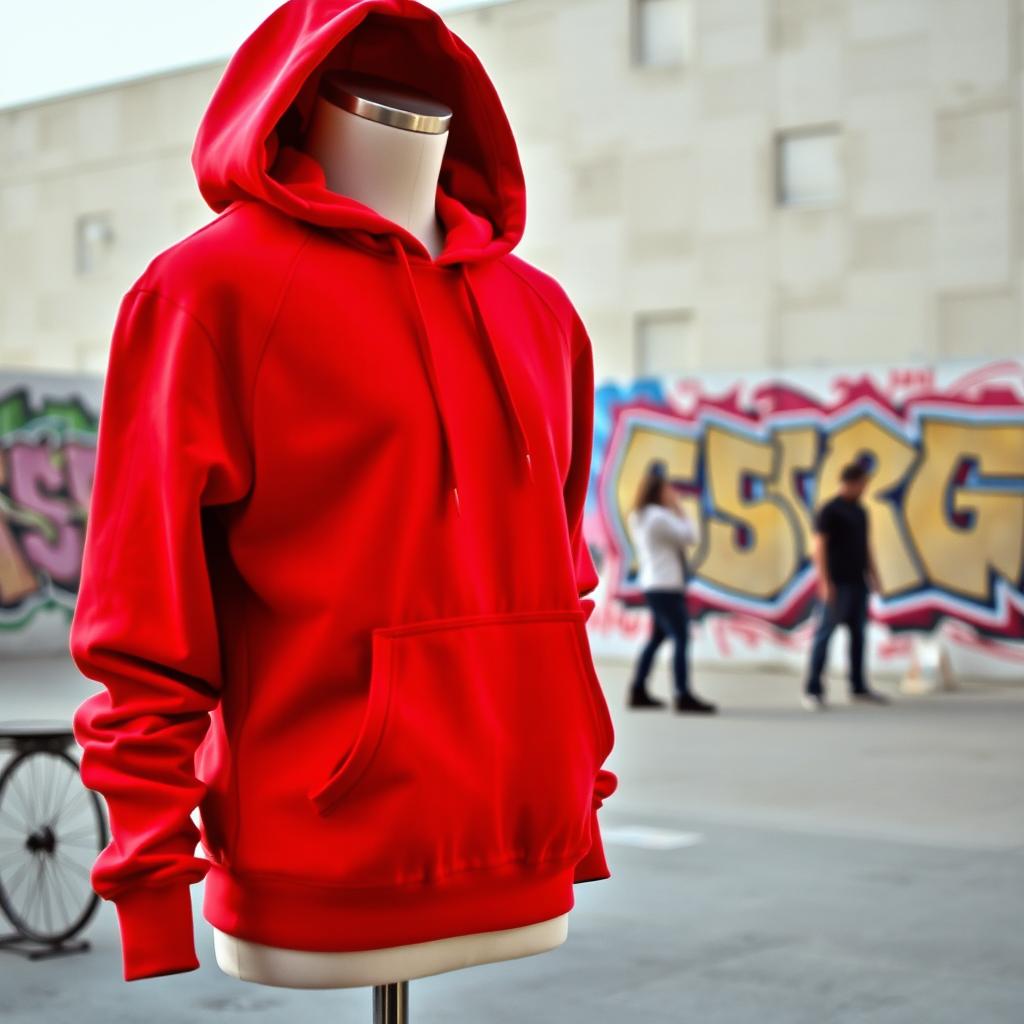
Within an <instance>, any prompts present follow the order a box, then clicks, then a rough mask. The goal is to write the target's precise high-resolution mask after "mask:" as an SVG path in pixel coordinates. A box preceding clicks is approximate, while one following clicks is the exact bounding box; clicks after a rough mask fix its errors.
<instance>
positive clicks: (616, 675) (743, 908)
mask: <svg viewBox="0 0 1024 1024" xmlns="http://www.w3.org/2000/svg"><path fill="white" fill-rule="evenodd" d="M600 670H601V676H602V680H603V683H604V686H605V690H606V693H607V695H608V700H609V703H610V705H611V708H612V713H613V717H614V719H615V726H616V741H617V742H616V749H615V751H614V753H613V755H612V758H611V759H610V760H609V762H608V765H607V767H609V768H611V769H612V770H613V771H615V772H617V773H618V775H619V778H620V788H619V790H618V792H616V793H615V794H614V795H613V796H612V797H611V798H610V799H609V800H608V801H607V803H606V805H605V807H604V808H603V809H602V811H601V815H602V824H603V827H604V830H605V832H606V835H607V837H608V842H607V849H608V855H609V861H610V863H611V866H612V872H613V878H612V879H610V880H607V881H602V882H599V883H591V884H584V885H580V886H577V887H576V907H575V909H574V910H573V913H572V918H571V923H570V932H569V939H568V941H567V942H566V944H565V945H564V946H562V947H561V948H559V949H558V950H556V951H553V952H551V953H546V954H543V955H540V956H534V957H527V958H523V959H520V960H515V961H509V962H507V963H502V964H494V965H488V966H485V967H476V968H471V969H467V970H462V971H455V972H451V973H449V974H445V975H439V976H437V977H434V978H430V979H424V980H418V981H415V982H413V983H412V985H411V1009H412V1020H413V1021H414V1022H415V1024H434V1022H438V1024H439V1022H442V1021H443V1022H446V1024H447V1022H451V1021H455V1020H466V1021H487V1022H493V1024H506V1022H507V1024H513V1022H515V1024H519V1022H530V1024H534V1022H543V1021H552V1022H554V1021H558V1022H560V1024H561V1022H567V1024H583V1022H587V1024H613V1022H614V1024H620V1022H633V1021H644V1022H645V1024H651V1022H655V1024H661V1022H664V1024H685V1022H688V1021H700V1022H701V1024H804V1022H807V1024H825V1022H836V1024H854V1022H856V1024H861V1022H872V1024H890V1022H891V1024H895V1022H900V1024H922V1022H924V1021H927V1022H928V1024H945V1022H949V1024H954V1022H955V1024H961V1022H963V1021H964V1020H970V1021H971V1022H972V1024H1021V1022H1022V1021H1024V929H1022V928H1021V926H1020V922H1021V921H1022V920H1024V786H1022V785H1021V783H1022V781H1024V686H1022V687H1021V688H1020V689H1014V688H1012V687H993V686H981V685H978V686H971V687H965V688H964V689H962V690H961V691H959V692H957V693H953V694H943V695H939V696H933V697H927V698H915V699H910V698H903V699H899V698H898V697H897V703H896V704H895V705H894V706H893V707H890V708H886V709H875V708H860V707H856V708H853V707H843V706H841V705H840V706H837V707H836V708H835V709H834V710H832V711H830V712H828V713H826V714H824V715H810V714H807V713H806V712H804V711H802V710H800V709H799V707H798V705H797V702H796V698H797V689H798V683H797V680H795V679H794V678H792V677H786V676H778V675H771V674H761V673H758V674H751V675H749V676H746V675H738V674H730V673H723V672H718V671H715V672H710V671H705V672H699V673H698V674H697V678H696V688H697V689H698V690H699V692H701V693H702V694H704V695H706V696H708V697H710V698H712V699H715V700H718V701H720V702H721V704H722V707H723V714H722V715H720V716H719V717H717V718H709V719H700V718H692V717H682V716H676V715H673V714H672V713H671V712H647V711H644V712H635V711H634V712H629V711H626V710H625V708H624V707H623V701H622V695H623V688H624V686H625V681H626V679H627V674H628V666H625V665H621V664H611V663H608V664H602V665H601V666H600ZM656 671H657V675H656V682H655V683H654V689H655V691H656V692H660V693H661V694H665V693H666V692H667V686H668V672H667V667H666V666H665V665H664V663H662V666H661V667H659V668H658V669H657V670H656ZM93 686H94V684H92V683H91V682H89V681H87V680H81V679H80V678H78V677H77V673H75V671H74V669H73V667H71V666H70V665H69V664H68V663H66V662H62V661H23V662H10V661H8V663H7V664H5V666H4V671H3V675H2V678H0V717H4V718H14V717H28V716H32V717H36V716H45V717H50V716H56V717H65V718H66V717H68V716H69V715H70V712H71V710H73V708H74V706H75V705H76V704H77V702H78V701H79V700H81V699H82V697H84V696H85V695H86V694H88V693H89V692H91V690H92V689H93ZM833 690H834V693H835V694H836V695H837V698H838V696H839V695H841V694H842V690H843V687H842V684H841V683H839V682H837V683H836V684H835V686H834V687H833ZM200 895H201V890H200V887H198V886H196V887H194V888H193V896H194V900H195V907H196V920H197V939H198V948H199V956H200V960H201V962H202V965H203V966H202V968H201V969H200V970H199V971H196V972H193V973H191V974H186V975H175V976H171V977H167V978H159V979H150V980H146V981H141V982H133V983H132V984H130V985H126V984H125V983H124V982H122V981H121V980H120V951H119V947H118V940H117V935H116V931H115V921H114V914H113V908H112V907H110V906H109V905H104V906H103V908H102V910H101V913H100V914H99V915H98V917H97V918H95V919H94V921H93V923H92V924H91V925H90V926H89V929H88V932H87V935H88V937H89V938H90V939H91V940H92V942H93V944H94V948H93V950H92V951H91V952H90V953H88V954H85V955H81V956H72V957H68V958H65V959H59V960H53V961H42V962H37V963H26V962H25V961H23V960H21V959H20V958H18V957H16V956H14V955H12V954H10V953H0V1020H3V1021H4V1024H8V1022H9V1024H39V1022H42V1021H46V1022H47V1024H92V1022H97V1024H98V1022H100V1021H102V1022H104V1024H115V1022H132V1024H136V1022H139V1021H146V1022H147V1024H178V1022H185V1021H187V1022H188V1024H207V1022H213V1021H229V1020H247V1021H253V1022H260V1024H262V1022H285V1021H292V1020H296V1019H300V1018H301V1019H302V1020H304V1021H306V1020H308V1021H311V1022H320V1021H323V1022H338V1024H341V1022H350V1021H351V1022H364V1021H369V1020H370V993H369V991H368V990H355V991H337V992H301V991H294V990H289V989H270V988H265V987H261V986H256V985H250V984H246V983H241V982H237V981H234V980H232V979H229V978H227V977H225V976H223V975H221V974H220V972H219V971H218V970H217V967H216V965H215V963H214V959H213V950H212V937H211V933H210V930H209V928H208V926H207V925H206V924H205V922H203V921H202V919H201V916H200V914H199V897H200Z"/></svg>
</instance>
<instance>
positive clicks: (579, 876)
mask: <svg viewBox="0 0 1024 1024" xmlns="http://www.w3.org/2000/svg"><path fill="white" fill-rule="evenodd" d="M611 877H612V873H611V871H610V870H609V868H608V861H607V860H606V859H605V855H604V841H603V840H602V839H601V829H600V826H599V825H598V824H597V808H596V807H595V808H594V809H593V810H592V811H591V812H590V849H589V850H588V851H587V853H586V856H584V858H583V859H582V860H580V861H577V863H576V868H575V871H574V872H573V877H572V880H573V884H575V883H577V882H596V881H598V880H600V879H602V878H611Z"/></svg>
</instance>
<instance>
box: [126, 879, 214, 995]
mask: <svg viewBox="0 0 1024 1024" xmlns="http://www.w3.org/2000/svg"><path fill="white" fill-rule="evenodd" d="M113 902H114V906H115V908H116V910H117V923H118V926H119V928H120V930H121V953H122V959H123V962H124V980H125V981H137V980H138V979H140V978H155V977H158V976H159V975H161V974H180V973H182V972H184V971H194V970H196V968H197V967H198V966H199V960H198V959H197V957H196V946H195V934H194V932H193V928H192V899H191V896H190V894H189V886H188V885H182V884H181V883H180V882H175V883H173V884H170V885H160V886H148V887H140V888H138V889H133V890H130V891H129V892H126V893H124V894H123V895H121V896H118V897H117V898H116V899H115V900H114V901H113Z"/></svg>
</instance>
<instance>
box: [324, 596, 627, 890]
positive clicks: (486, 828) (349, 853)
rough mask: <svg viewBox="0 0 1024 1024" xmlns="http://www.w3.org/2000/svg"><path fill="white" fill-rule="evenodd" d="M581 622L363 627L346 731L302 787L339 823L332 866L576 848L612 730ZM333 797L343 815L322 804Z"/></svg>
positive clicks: (483, 859)
mask: <svg viewBox="0 0 1024 1024" xmlns="http://www.w3.org/2000/svg"><path fill="white" fill-rule="evenodd" d="M584 622H585V620H584V615H583V611H582V610H576V609H560V610H555V611H542V612H535V611H533V612H501V613H491V614H481V615H469V616H460V617H450V618H447V619H436V620H430V621H426V622H420V623H407V624H402V625H399V626H387V627H379V628H377V629H375V630H373V632H372V663H371V671H370V686H369V691H368V695H367V698H366V705H365V713H364V718H363V721H362V723H361V724H360V727H359V729H358V731H357V735H356V739H355V741H354V742H353V744H352V746H351V748H350V749H349V752H348V754H347V755H345V756H344V757H343V758H342V760H341V762H340V763H339V764H338V765H337V766H336V767H335V769H334V770H333V771H332V772H331V773H330V774H329V775H328V777H327V778H326V779H325V780H324V781H323V782H321V783H320V784H319V785H318V786H316V787H315V788H313V789H312V790H310V791H309V792H308V796H309V799H310V800H311V801H312V802H313V804H314V805H315V807H316V809H317V811H318V812H319V814H320V815H321V816H322V817H324V818H326V819H328V820H330V821H331V822H332V827H336V828H337V829H338V830H339V832H341V833H344V835H343V836H341V837H340V838H341V839H342V840H343V841H339V843H338V844H337V845H338V855H339V871H341V872H343V873H345V874H348V875H350V876H351V877H352V878H358V879H359V880H360V881H361V882H362V883H363V884H367V885H370V884H378V883H380V884H388V883H398V882H402V881H414V880H424V879H436V878H439V877H443V876H445V875H448V874H455V873H457V872H463V871H470V870H476V869H482V868H486V867H488V866H490V865H493V864H498V863H502V862H507V861H509V860H510V859H511V860H521V861H525V862H529V863H541V862H550V861H553V860H559V859H563V860H565V861H567V862H568V861H570V860H571V859H572V857H574V856H578V854H579V852H580V851H581V850H583V849H585V848H586V846H587V841H588V839H589V828H590V811H591V804H592V791H593V786H594V777H595V775H596V773H597V770H598V768H599V766H600V764H601V762H602V761H603V760H604V757H605V756H607V753H608V752H609V751H610V748H611V744H612V742H613V739H614V735H613V732H612V728H611V721H610V716H609V715H608V710H607V705H606V703H605V701H604V696H603V691H601V689H600V682H599V681H598V680H597V679H596V676H595V674H594V672H593V669H592V667H590V666H589V664H588V663H589V661H590V659H589V656H588V654H589V651H585V650H584V647H583V645H584V644H585V643H586V638H585V634H582V635H581V631H582V630H584V629H585V625H584ZM595 687H596V689H595ZM583 705H586V708H585V709H584V707H583ZM343 801H344V802H345V804H346V805H347V806H348V807H349V809H350V811H351V813H350V814H345V815H341V814H332V813H331V812H332V811H335V809H337V808H338V807H339V805H340V804H341V803H342V802H343ZM332 852H333V850H332Z"/></svg>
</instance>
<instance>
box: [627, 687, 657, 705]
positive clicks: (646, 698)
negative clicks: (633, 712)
mask: <svg viewBox="0 0 1024 1024" xmlns="http://www.w3.org/2000/svg"><path fill="white" fill-rule="evenodd" d="M626 707H630V708H663V707H665V701H663V700H659V699H658V698H657V697H652V696H651V695H650V694H649V693H648V692H647V690H645V689H639V690H638V689H637V688H636V687H635V686H631V687H630V688H629V699H628V700H627V701H626Z"/></svg>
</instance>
